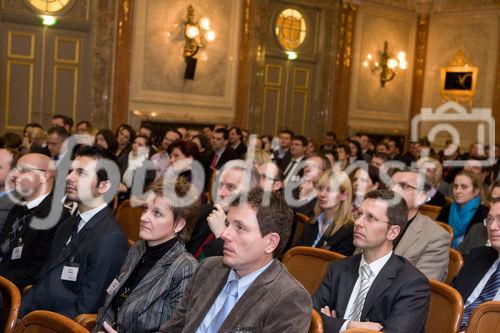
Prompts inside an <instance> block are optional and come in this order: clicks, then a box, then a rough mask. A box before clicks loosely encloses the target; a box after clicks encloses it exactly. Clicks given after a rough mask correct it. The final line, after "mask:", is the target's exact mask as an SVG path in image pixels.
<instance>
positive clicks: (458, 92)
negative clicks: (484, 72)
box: [441, 66, 479, 99]
mask: <svg viewBox="0 0 500 333" xmlns="http://www.w3.org/2000/svg"><path fill="white" fill-rule="evenodd" d="M478 71H479V68H478V67H476V66H461V67H450V66H448V67H442V68H441V95H443V97H445V96H446V97H448V98H450V99H453V98H452V97H453V96H457V97H462V98H463V97H469V98H472V96H474V95H475V94H476V89H477V73H478Z"/></svg>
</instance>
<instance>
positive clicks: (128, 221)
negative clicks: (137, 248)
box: [115, 200, 144, 242]
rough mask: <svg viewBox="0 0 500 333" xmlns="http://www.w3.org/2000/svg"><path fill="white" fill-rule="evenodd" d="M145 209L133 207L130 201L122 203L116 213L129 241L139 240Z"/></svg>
mask: <svg viewBox="0 0 500 333" xmlns="http://www.w3.org/2000/svg"><path fill="white" fill-rule="evenodd" d="M143 211H144V207H142V206H138V207H135V206H132V205H131V202H130V200H125V201H124V202H122V203H121V204H120V205H119V206H118V208H117V209H116V212H115V218H116V219H117V220H118V222H119V223H120V225H121V226H122V228H123V231H124V232H125V234H126V235H127V238H128V239H129V240H132V241H134V242H136V241H137V240H138V239H139V225H140V219H141V215H142V212H143Z"/></svg>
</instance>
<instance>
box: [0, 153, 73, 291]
mask: <svg viewBox="0 0 500 333" xmlns="http://www.w3.org/2000/svg"><path fill="white" fill-rule="evenodd" d="M51 166H53V162H52V161H51V159H50V157H48V156H45V155H42V154H26V155H24V156H23V157H21V158H20V159H19V161H18V163H17V167H16V168H14V169H13V170H12V171H11V174H10V177H11V179H12V181H13V183H14V185H15V187H16V192H17V193H19V195H20V196H21V197H22V202H19V203H18V204H16V205H14V207H13V208H12V210H11V211H10V213H9V215H8V217H7V220H6V222H5V225H4V226H3V228H2V231H1V233H0V254H1V257H0V258H1V260H0V275H2V276H3V277H5V278H7V279H9V280H10V281H12V282H13V283H14V284H16V285H17V286H18V287H19V288H21V289H22V288H23V287H24V286H26V285H29V284H33V282H34V280H35V278H36V276H37V275H38V273H39V272H40V270H41V269H42V267H43V265H44V264H45V262H46V261H47V259H48V258H49V252H50V248H51V245H52V239H53V237H54V234H55V230H56V227H57V225H58V224H59V222H60V221H62V220H64V219H65V218H66V217H68V216H69V212H68V211H67V210H65V209H63V212H62V214H61V216H60V217H59V221H58V222H57V223H56V224H54V226H53V227H52V228H50V229H45V230H44V229H41V230H39V229H36V226H32V225H31V221H32V219H33V217H34V216H36V217H39V218H45V217H46V216H47V215H49V212H50V210H51V209H52V189H53V186H54V171H53V168H52V167H51ZM55 202H59V203H60V200H59V201H57V200H56V201H55ZM61 204H62V203H61Z"/></svg>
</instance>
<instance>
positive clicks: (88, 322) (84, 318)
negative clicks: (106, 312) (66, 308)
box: [75, 313, 97, 332]
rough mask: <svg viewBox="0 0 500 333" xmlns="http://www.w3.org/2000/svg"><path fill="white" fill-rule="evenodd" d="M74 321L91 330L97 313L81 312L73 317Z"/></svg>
mask: <svg viewBox="0 0 500 333" xmlns="http://www.w3.org/2000/svg"><path fill="white" fill-rule="evenodd" d="M75 321H76V322H77V323H78V324H80V325H82V326H83V327H85V328H86V329H88V330H89V332H92V330H93V329H94V326H95V323H96V321H97V314H95V313H82V314H81V315H78V316H77V317H76V318H75Z"/></svg>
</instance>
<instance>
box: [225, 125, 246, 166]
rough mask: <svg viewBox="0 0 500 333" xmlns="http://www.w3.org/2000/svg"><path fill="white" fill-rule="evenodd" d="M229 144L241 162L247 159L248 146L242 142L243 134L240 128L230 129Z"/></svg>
mask: <svg viewBox="0 0 500 333" xmlns="http://www.w3.org/2000/svg"><path fill="white" fill-rule="evenodd" d="M229 144H230V145H231V149H232V150H234V152H235V154H236V156H237V157H238V158H239V159H240V160H243V159H245V155H246V153H247V145H246V144H244V143H243V141H242V132H241V129H240V128H239V127H236V126H234V127H231V128H230V129H229Z"/></svg>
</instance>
